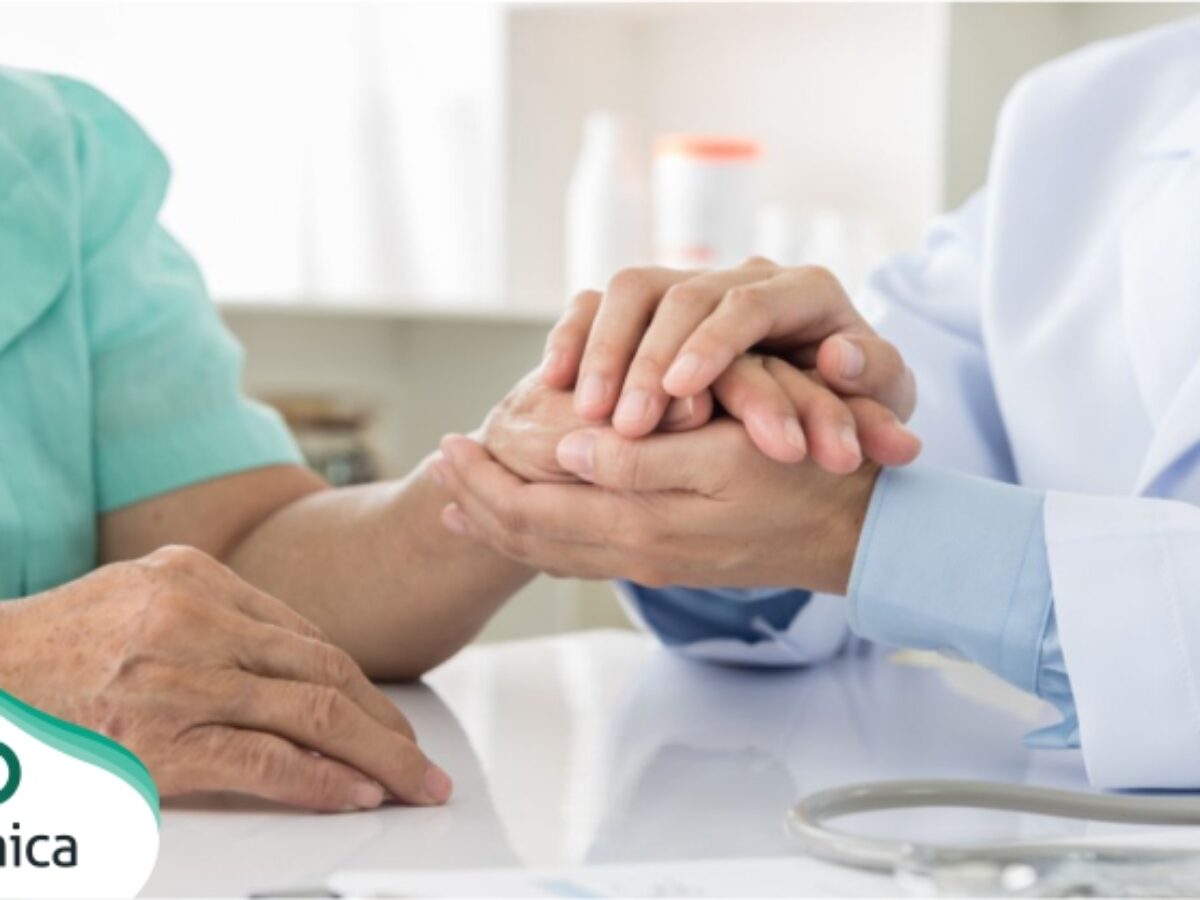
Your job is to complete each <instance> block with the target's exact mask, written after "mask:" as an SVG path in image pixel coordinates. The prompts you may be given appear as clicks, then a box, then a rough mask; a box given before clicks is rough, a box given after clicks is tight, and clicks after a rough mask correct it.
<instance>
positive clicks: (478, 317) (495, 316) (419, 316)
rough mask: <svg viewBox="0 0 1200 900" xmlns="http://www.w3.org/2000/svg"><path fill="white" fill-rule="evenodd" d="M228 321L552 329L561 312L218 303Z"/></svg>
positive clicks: (360, 303) (474, 303)
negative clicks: (336, 321) (255, 319)
mask: <svg viewBox="0 0 1200 900" xmlns="http://www.w3.org/2000/svg"><path fill="white" fill-rule="evenodd" d="M217 308H218V309H219V310H220V311H221V315H222V316H225V317H227V318H237V317H240V316H248V317H278V318H280V319H342V320H350V321H355V320H362V321H379V322H405V321H411V322H464V323H470V324H500V325H537V326H539V327H543V326H544V327H549V326H550V325H552V324H553V323H554V322H555V320H556V319H557V318H558V315H559V313H558V311H556V310H554V309H550V308H547V307H536V306H533V305H532V304H521V303H516V302H512V301H510V302H508V303H506V304H501V303H499V302H488V301H485V300H469V299H464V300H450V301H445V302H440V303H437V302H432V301H427V300H416V299H412V298H397V299H395V300H387V301H385V300H348V301H341V300H338V301H334V300H319V299H311V300H294V301H284V300H236V299H225V300H218V301H217Z"/></svg>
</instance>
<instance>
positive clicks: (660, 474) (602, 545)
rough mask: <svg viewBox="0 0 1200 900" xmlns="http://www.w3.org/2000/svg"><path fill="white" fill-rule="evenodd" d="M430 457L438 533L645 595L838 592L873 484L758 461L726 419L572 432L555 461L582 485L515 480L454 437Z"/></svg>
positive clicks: (870, 479)
mask: <svg viewBox="0 0 1200 900" xmlns="http://www.w3.org/2000/svg"><path fill="white" fill-rule="evenodd" d="M442 452H443V454H444V455H445V457H446V460H445V463H444V464H443V472H442V478H443V479H444V482H445V483H446V485H447V487H448V488H449V490H450V492H451V494H452V495H453V497H454V503H453V505H451V506H450V507H448V508H447V509H446V510H445V512H444V514H443V521H444V522H445V524H446V526H447V527H448V528H450V529H451V530H452V531H455V532H457V533H459V534H464V535H470V536H472V537H474V538H476V539H478V540H480V541H483V542H485V543H487V544H489V545H491V546H492V547H493V548H494V549H496V550H497V551H499V552H500V553H502V554H505V555H506V556H509V557H511V558H513V559H516V560H518V561H520V562H522V563H525V564H527V565H530V566H533V567H536V568H538V569H542V570H543V571H546V572H549V573H551V574H554V575H571V576H575V577H581V578H626V579H629V580H631V581H636V582H639V583H641V584H645V585H649V586H662V585H667V584H674V585H688V586H694V587H706V586H728V587H754V586H760V587H761V586H771V585H781V584H784V585H789V586H795V587H804V588H809V589H811V590H818V591H824V592H829V593H838V594H840V593H845V591H846V587H847V584H848V581H849V577H850V567H851V564H852V562H853V560H854V553H855V550H856V549H857V546H858V537H859V533H860V532H861V530H862V523H863V520H864V519H865V517H866V510H867V504H868V502H869V500H870V496H871V492H872V490H873V489H874V485H875V479H876V477H877V475H878V473H879V469H878V467H876V466H875V465H873V464H870V463H868V464H865V465H863V466H862V467H861V468H860V469H858V470H856V471H855V472H854V473H853V474H851V475H848V476H841V475H833V474H830V473H827V472H825V471H823V470H822V469H820V468H819V467H818V466H816V465H814V464H813V463H811V462H805V463H802V464H800V465H796V464H794V463H780V462H777V461H775V460H771V459H768V458H767V457H766V456H764V455H763V454H762V453H760V452H759V451H758V450H757V448H756V447H755V446H754V445H753V444H752V443H751V441H750V439H749V437H748V436H747V435H746V432H745V430H744V429H743V428H742V427H741V426H740V425H739V424H737V423H736V422H734V421H732V420H729V419H723V420H717V421H714V422H712V423H711V424H709V425H706V426H704V427H703V428H700V429H698V430H695V431H691V432H686V433H679V434H652V435H650V436H648V437H644V438H639V439H630V438H626V437H623V436H622V435H620V434H618V433H617V432H616V431H615V430H613V429H612V428H608V427H591V428H586V429H583V430H580V431H577V432H574V433H572V434H571V435H569V436H568V437H567V438H565V439H564V440H563V441H562V443H561V444H560V445H559V460H560V461H561V463H562V464H563V466H564V468H566V469H568V470H569V471H572V472H574V473H575V474H576V475H578V476H579V477H580V478H581V479H583V480H585V481H588V482H592V483H591V484H536V483H530V482H527V481H525V480H523V479H521V478H519V477H518V476H516V475H514V474H513V473H512V472H510V471H508V470H507V469H506V468H505V467H504V466H502V465H500V464H499V463H498V462H496V461H495V460H494V459H493V458H492V457H491V456H490V455H489V454H488V453H487V451H486V450H484V449H483V448H482V447H481V446H479V444H477V443H476V442H474V441H472V440H470V439H469V438H465V437H461V436H450V437H447V438H445V439H444V440H443V441H442Z"/></svg>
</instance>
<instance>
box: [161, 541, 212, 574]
mask: <svg viewBox="0 0 1200 900" xmlns="http://www.w3.org/2000/svg"><path fill="white" fill-rule="evenodd" d="M147 562H149V563H150V564H151V565H153V566H154V567H156V568H162V569H166V570H167V571H171V572H188V573H191V572H198V571H201V570H203V569H204V568H206V567H207V566H208V565H209V564H211V563H212V562H213V560H212V558H211V557H210V556H209V555H208V554H207V553H205V552H204V551H202V550H197V549H196V548H195V547H190V546H188V545H186V544H168V545H167V546H165V547H159V548H158V549H157V550H155V551H154V552H153V553H151V554H150V555H149V556H148V557H147Z"/></svg>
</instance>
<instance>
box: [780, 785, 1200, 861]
mask: <svg viewBox="0 0 1200 900" xmlns="http://www.w3.org/2000/svg"><path fill="white" fill-rule="evenodd" d="M930 807H943V808H960V809H961V808H968V809H994V810H1002V811H1006V812H1018V813H1032V814H1034V815H1042V816H1055V817H1057V818H1066V819H1082V820H1086V821H1092V822H1121V823H1125V824H1137V825H1200V798H1198V797H1190V796H1189V797H1162V796H1154V797H1146V796H1134V795H1127V794H1126V795H1112V794H1094V793H1087V792H1084V791H1067V790H1060V789H1057V788H1044V787H1032V786H1029V785H1022V784H1004V783H1001V782H990V781H974V780H967V779H964V780H955V779H914V780H901V781H878V782H870V783H865V784H852V785H845V786H842V787H836V788H830V789H828V790H824V791H818V792H816V793H814V794H811V795H809V796H808V797H805V798H804V799H803V800H801V801H800V802H799V803H797V804H796V805H795V806H793V807H792V808H791V810H790V811H789V812H788V815H787V821H786V826H787V829H788V832H789V833H790V834H791V835H792V837H793V838H794V839H795V840H796V841H797V842H798V843H799V845H800V847H801V849H802V850H804V852H806V853H808V854H809V855H811V856H814V857H817V858H818V859H823V860H826V861H828V862H832V863H836V864H838V865H842V866H851V867H853V868H858V869H867V870H870V871H877V872H892V871H895V870H896V869H898V868H901V867H904V866H906V865H911V864H912V863H913V862H914V861H916V860H924V861H925V862H926V863H928V862H929V861H930V860H937V861H939V862H942V863H957V862H966V861H971V860H990V861H994V862H997V863H1005V862H1029V861H1033V860H1037V859H1059V858H1065V857H1071V856H1074V857H1079V856H1082V855H1086V856H1090V857H1097V858H1099V857H1105V858H1113V859H1116V858H1120V859H1122V860H1129V859H1133V858H1136V859H1140V860H1145V861H1161V860H1163V859H1165V858H1170V857H1173V856H1177V855H1178V856H1185V855H1187V856H1194V855H1195V854H1196V853H1197V852H1198V851H1195V850H1164V849H1161V848H1153V847H1125V846H1123V847H1111V846H1103V845H1090V846H1088V845H1081V844H1050V843H1039V844H1014V843H1010V844H982V845H975V846H970V847H962V846H944V845H936V844H922V843H915V842H912V841H903V840H887V839H883V838H872V837H865V836H862V835H856V834H851V833H849V832H846V831H839V830H836V829H833V828H829V827H828V826H827V825H826V822H828V821H829V820H830V819H835V818H839V817H841V816H848V815H854V814H856V813H867V812H882V811H884V810H889V809H921V808H930Z"/></svg>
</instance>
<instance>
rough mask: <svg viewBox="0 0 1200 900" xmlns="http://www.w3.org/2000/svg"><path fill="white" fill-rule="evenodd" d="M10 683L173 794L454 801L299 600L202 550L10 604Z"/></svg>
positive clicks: (5, 667) (390, 709)
mask: <svg viewBox="0 0 1200 900" xmlns="http://www.w3.org/2000/svg"><path fill="white" fill-rule="evenodd" d="M0 623H2V624H0V627H2V628H3V632H4V634H6V635H7V636H8V637H9V640H6V641H5V649H4V653H3V654H2V655H0V687H3V688H4V689H5V690H7V691H9V692H11V693H12V694H15V695H16V696H18V697H20V698H21V699H23V700H25V701H26V702H28V703H31V704H33V705H34V706H36V707H38V708H39V709H42V710H44V711H46V712H48V713H50V714H51V715H54V716H58V717H60V718H63V719H67V720H69V721H72V722H75V723H77V724H79V725H82V726H83V727H85V728H90V729H92V730H95V731H99V732H102V733H104V734H107V735H108V736H109V737H111V738H113V739H114V740H116V741H118V742H119V743H121V744H123V745H125V746H126V747H127V748H128V749H130V750H131V751H133V752H134V753H135V754H136V755H137V756H138V757H139V758H141V760H142V761H143V762H144V763H145V764H146V766H147V768H149V770H150V774H151V775H152V776H153V777H154V781H155V783H156V784H157V785H158V789H159V792H160V793H162V794H163V795H168V796H169V795H176V794H183V793H190V792H193V791H235V792H238V793H244V794H254V795H258V796H261V797H264V798H267V799H270V800H275V801H278V802H281V803H286V804H290V805H294V806H301V807H307V808H310V809H314V810H328V811H336V810H354V809H372V808H374V807H377V806H379V805H380V803H381V802H383V800H384V799H385V797H386V796H389V795H390V796H392V797H395V798H397V799H399V800H401V801H404V802H406V803H413V804H418V805H427V804H435V803H441V802H443V801H444V800H445V799H446V798H447V796H448V795H449V793H450V781H449V779H448V777H447V776H446V775H445V774H444V773H443V772H442V771H441V770H440V769H438V768H437V767H436V766H435V765H433V764H432V763H431V762H430V761H429V760H428V759H426V757H425V755H424V754H423V753H422V752H421V750H420V749H418V747H417V744H416V741H415V739H414V737H413V731H412V728H411V727H410V726H409V724H408V721H407V720H406V719H405V718H404V716H403V715H401V714H400V712H399V711H398V710H397V709H396V708H395V706H394V705H393V704H392V703H391V702H390V701H389V700H388V699H387V697H385V696H384V695H383V694H382V693H381V692H380V691H379V690H378V689H377V688H375V687H374V686H373V685H372V684H371V683H370V682H369V681H368V680H367V679H366V677H365V676H364V675H363V673H362V672H361V671H360V670H359V668H358V666H357V665H355V663H354V662H353V660H351V658H350V657H349V656H348V655H347V654H345V653H344V652H342V651H341V650H339V649H337V648H336V647H334V646H333V645H331V644H329V643H328V642H327V641H326V640H325V639H324V638H323V636H322V635H321V633H320V632H319V631H318V630H317V629H316V627H315V626H313V625H311V624H309V623H308V622H307V621H306V620H305V619H303V618H301V617H300V616H299V615H297V614H296V613H295V612H293V611H292V610H291V609H290V608H289V607H288V606H286V605H285V604H284V603H282V602H280V601H279V600H276V599H275V598H273V597H270V596H268V595H267V594H264V593H262V592H260V591H258V590H256V589H255V588H253V587H251V586H250V585H249V584H247V583H246V582H244V581H242V580H241V579H239V578H238V577H237V576H236V575H234V574H233V573H232V572H231V571H230V570H229V569H227V568H226V567H225V566H223V565H221V564H220V563H219V562H217V561H216V560H214V559H212V558H211V557H209V556H206V555H205V554H203V553H201V552H200V551H198V550H194V549H191V548H188V547H167V548H164V549H161V550H158V551H155V552H154V553H152V554H150V555H149V556H146V557H144V558H142V559H140V560H137V561H133V562H121V563H114V564H112V565H108V566H104V567H103V568H101V569H98V570H96V571H94V572H92V573H91V574H89V575H86V576H84V577H83V578H80V579H78V580H77V581H73V582H70V583H68V584H66V585H64V586H62V587H59V588H55V589H53V590H50V591H47V592H45V593H42V594H37V595H35V596H32V597H30V598H28V599H25V600H19V601H12V602H9V603H4V604H0Z"/></svg>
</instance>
